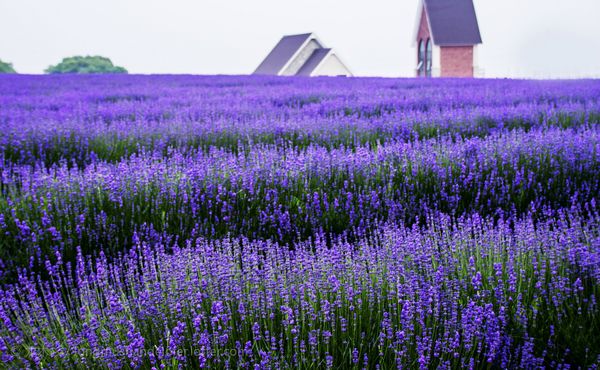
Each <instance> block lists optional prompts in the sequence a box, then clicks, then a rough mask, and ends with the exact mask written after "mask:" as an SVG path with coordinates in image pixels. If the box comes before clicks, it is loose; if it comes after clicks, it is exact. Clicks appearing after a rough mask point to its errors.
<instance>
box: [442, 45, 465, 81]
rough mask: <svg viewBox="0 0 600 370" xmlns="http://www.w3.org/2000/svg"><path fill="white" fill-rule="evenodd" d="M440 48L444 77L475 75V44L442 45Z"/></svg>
mask: <svg viewBox="0 0 600 370" xmlns="http://www.w3.org/2000/svg"><path fill="white" fill-rule="evenodd" d="M440 49H441V50H440V53H441V55H440V63H441V64H442V66H441V67H442V70H441V76H442V77H473V46H442V47H441V48H440Z"/></svg>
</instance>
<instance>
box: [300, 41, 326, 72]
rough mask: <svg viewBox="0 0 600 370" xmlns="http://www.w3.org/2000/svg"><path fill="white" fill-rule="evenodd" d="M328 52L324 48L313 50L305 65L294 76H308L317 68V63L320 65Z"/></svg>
mask: <svg viewBox="0 0 600 370" xmlns="http://www.w3.org/2000/svg"><path fill="white" fill-rule="evenodd" d="M330 50H331V49H325V48H321V49H317V50H315V51H314V52H313V53H312V54H311V56H310V57H309V58H308V60H307V61H306V63H304V65H303V66H302V68H300V70H299V71H298V73H296V75H297V76H310V74H311V73H312V72H313V71H314V70H315V68H317V66H318V65H319V63H321V62H322V61H323V59H324V58H325V57H326V56H327V54H328V53H329V51H330Z"/></svg>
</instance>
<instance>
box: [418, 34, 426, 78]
mask: <svg viewBox="0 0 600 370" xmlns="http://www.w3.org/2000/svg"><path fill="white" fill-rule="evenodd" d="M418 58H419V63H418V66H417V72H418V75H419V76H425V64H426V60H425V42H424V41H423V40H419V52H418Z"/></svg>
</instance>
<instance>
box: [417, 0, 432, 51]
mask: <svg viewBox="0 0 600 370" xmlns="http://www.w3.org/2000/svg"><path fill="white" fill-rule="evenodd" d="M423 10H425V20H427V27H428V28H429V38H431V40H432V41H433V44H434V45H437V43H436V42H435V38H434V36H433V31H432V30H431V22H429V15H428V14H427V10H426V9H425V1H424V0H419V7H418V8H417V21H416V22H415V28H414V30H413V38H412V46H413V47H415V46H417V36H419V27H421V17H422V15H423V14H422V13H423Z"/></svg>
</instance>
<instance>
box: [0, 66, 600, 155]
mask: <svg viewBox="0 0 600 370" xmlns="http://www.w3.org/2000/svg"><path fill="white" fill-rule="evenodd" d="M2 82H3V84H2V85H0V106H2V109H0V123H1V124H2V125H3V133H2V135H0V155H1V156H2V158H3V159H4V160H8V161H10V162H13V163H23V164H38V163H40V162H41V163H43V164H45V165H46V166H51V165H53V164H56V163H59V162H61V161H67V162H68V163H69V164H70V165H77V166H79V167H83V166H85V165H87V164H88V163H89V162H90V161H93V160H94V159H100V160H106V161H111V162H118V161H119V160H120V159H121V158H123V157H127V156H129V155H131V154H134V153H138V152H139V151H140V150H145V151H162V152H163V154H166V153H167V151H168V148H169V147H177V148H179V149H180V150H183V149H185V148H191V149H202V150H208V149H209V148H210V147H213V146H215V147H220V148H223V149H226V150H228V151H233V152H237V151H240V150H244V148H248V147H251V146H252V145H253V144H255V143H265V144H274V145H277V146H286V147H292V148H304V147H306V146H309V145H311V144H317V145H319V146H323V147H326V148H328V149H329V148H338V147H346V148H353V147H355V146H365V145H368V144H370V145H374V144H377V143H379V144H384V143H385V142H387V141H389V140H391V141H398V140H400V141H410V140H420V139H429V138H433V137H439V136H453V137H462V138H467V137H475V136H477V137H484V136H486V135H488V134H490V133H495V132H502V131H505V130H513V129H522V130H529V129H532V128H536V127H563V128H564V127H580V126H587V125H597V124H598V123H599V122H600V101H599V100H598V96H600V87H599V86H598V84H597V83H596V82H595V81H577V82H565V81H561V82H549V81H539V82H531V81H502V80H498V81H452V82H445V83H443V84H439V83H436V82H418V83H415V81H414V80H385V79H361V80H348V81H344V80H336V79H333V80H332V79H322V80H316V81H310V82H309V81H306V80H303V79H289V80H280V79H272V78H264V77H263V78H244V79H240V78H238V77H216V78H206V77H191V76H185V77H165V78H157V77H144V76H101V77H98V76H95V77H85V78H84V77H82V78H81V79H73V78H71V77H69V76H52V77H49V78H48V79H47V80H40V79H38V78H34V77H30V78H27V77H21V76H19V77H3V81H2Z"/></svg>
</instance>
